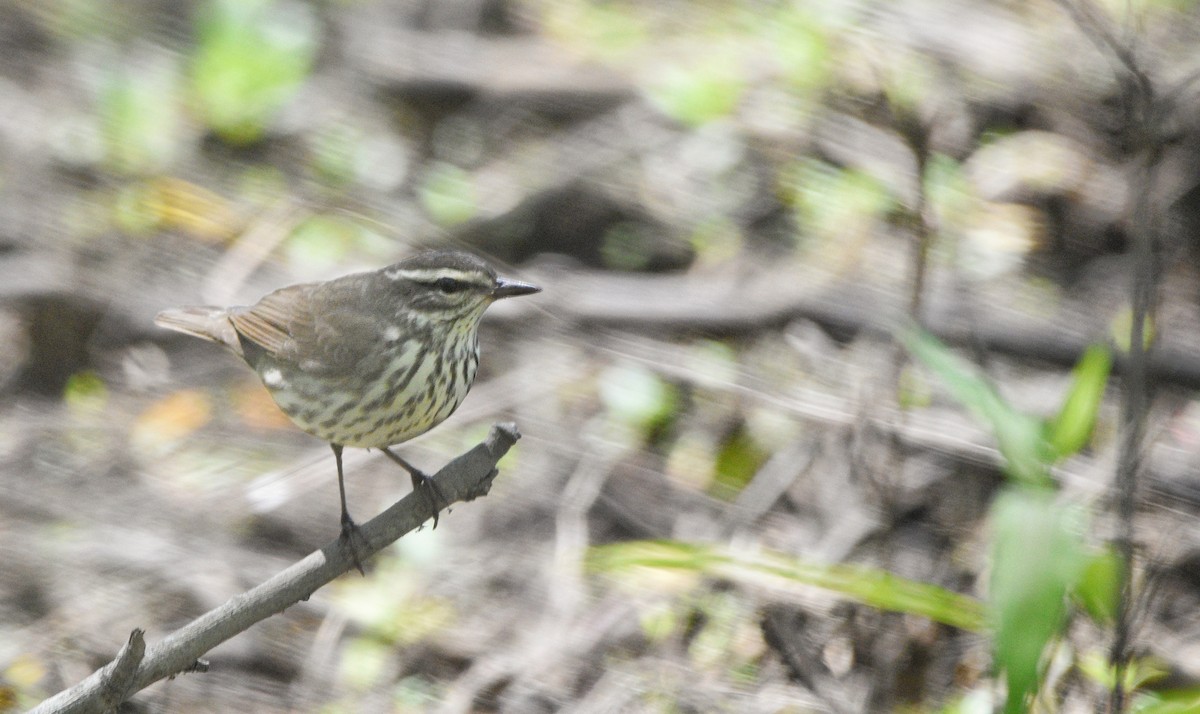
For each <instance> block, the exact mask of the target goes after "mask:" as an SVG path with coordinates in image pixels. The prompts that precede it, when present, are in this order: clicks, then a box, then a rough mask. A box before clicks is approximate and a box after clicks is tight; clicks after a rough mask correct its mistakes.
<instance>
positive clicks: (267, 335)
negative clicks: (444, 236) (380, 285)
mask: <svg viewBox="0 0 1200 714" xmlns="http://www.w3.org/2000/svg"><path fill="white" fill-rule="evenodd" d="M363 279H364V278H363V277H361V276H347V277H346V278H341V279H339V280H336V281H332V282H329V283H310V284H304V285H293V286H291V287H287V288H282V289H280V290H276V291H275V292H273V293H271V294H269V295H267V296H266V297H264V298H263V299H262V300H260V301H259V302H258V303H257V304H256V305H254V306H253V307H249V308H240V309H235V310H230V315H229V319H230V321H231V322H232V323H233V326H234V328H236V329H237V331H238V332H239V333H241V334H242V336H243V337H245V338H246V339H248V340H250V341H252V342H254V343H256V344H258V345H260V346H261V347H262V348H263V349H264V350H266V351H267V353H268V354H270V355H271V356H272V357H273V358H275V360H277V361H280V362H287V363H290V364H291V365H293V366H294V367H296V368H298V369H300V370H301V371H303V372H308V373H310V374H319V375H332V376H336V375H339V374H346V373H347V372H349V371H351V370H354V369H355V368H356V367H358V366H361V364H360V363H362V362H363V360H369V359H370V358H371V357H372V356H373V355H376V356H380V357H381V358H382V355H381V354H380V350H381V348H382V345H383V337H382V335H381V334H380V332H381V326H380V324H379V321H378V320H377V319H373V318H372V317H371V309H372V303H371V297H369V296H370V295H371V292H370V291H368V290H363V289H361V288H362V285H361V282H362V280H363ZM314 304H317V305H320V309H314V307H313V306H314Z"/></svg>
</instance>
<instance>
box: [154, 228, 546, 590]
mask: <svg viewBox="0 0 1200 714" xmlns="http://www.w3.org/2000/svg"><path fill="white" fill-rule="evenodd" d="M540 290H541V288H539V287H537V286H535V285H530V284H528V283H522V282H518V281H516V280H509V279H507V278H502V277H498V276H497V275H496V271H494V270H493V269H492V268H491V267H490V266H489V265H488V264H487V263H485V262H483V261H482V260H480V259H479V258H477V257H475V256H473V255H471V254H469V253H463V252H459V251H435V252H427V253H421V254H419V255H415V256H412V257H410V258H407V259H405V260H402V261H400V262H399V263H396V264H395V265H391V266H389V267H387V268H383V269H382V270H376V271H373V272H367V273H356V274H353V275H346V276H344V277H341V278H336V279H334V280H330V281H327V282H322V283H305V284H301V285H292V286H290V287H286V288H281V289H279V290H276V291H275V292H273V293H270V294H269V295H267V296H266V297H264V298H263V299H262V300H259V301H258V303H257V304H255V305H252V306H250V307H230V308H220V307H185V308H180V309H175V310H165V311H163V312H161V313H159V314H158V316H157V317H156V318H155V320H154V321H155V324H157V325H159V326H161V327H166V328H169V329H172V330H178V331H180V332H184V333H187V334H189V335H194V336H196V337H202V338H204V339H207V340H212V341H213V342H217V343H220V344H222V345H225V346H226V347H228V348H229V349H231V350H232V351H234V352H235V353H237V354H238V355H239V356H240V357H242V358H243V359H244V360H246V362H247V363H248V364H249V365H250V366H251V367H253V368H254V371H256V372H257V373H258V376H259V378H260V379H261V380H262V382H263V384H264V385H265V386H266V388H267V390H268V391H269V392H270V393H271V397H272V398H273V399H274V400H275V403H276V404H278V405H279V408H280V409H282V410H283V412H284V413H285V414H287V415H288V417H290V418H291V420H292V421H293V422H295V423H296V425H297V426H299V427H300V428H301V429H303V430H304V431H306V432H308V433H309V434H312V435H313V436H315V437H317V438H319V439H323V440H325V441H327V442H329V444H330V446H331V447H332V448H333V455H334V458H335V460H336V461H337V475H338V492H339V494H340V496H341V504H342V516H341V518H342V538H343V539H344V540H346V541H347V542H348V543H350V546H351V548H350V549H351V553H352V554H354V560H355V564H356V565H358V566H359V569H360V570H361V569H362V566H361V564H359V562H358V556H357V553H355V551H354V547H353V542H352V540H351V538H352V535H353V532H354V530H355V529H356V526H355V525H354V521H353V520H352V519H351V518H350V513H349V511H348V510H347V509H346V486H345V482H344V480H343V474H342V447H344V446H356V447H362V448H375V449H379V450H380V451H382V452H383V453H384V454H385V455H387V457H388V458H390V459H391V460H392V461H394V462H396V463H397V464H399V465H400V466H402V467H403V468H404V469H405V470H407V471H408V472H409V474H410V475H411V477H412V482H413V488H414V489H419V488H421V487H422V486H424V487H426V488H427V489H429V491H432V493H433V496H431V510H432V511H433V524H434V527H435V528H436V527H437V514H438V510H439V509H440V504H439V503H438V501H437V500H436V499H435V498H434V496H436V498H437V499H440V498H441V497H440V494H438V493H437V487H436V485H435V484H434V482H433V479H431V478H430V477H429V476H427V475H426V474H425V473H423V472H422V471H420V470H419V469H417V468H415V467H414V466H412V465H411V464H409V463H408V462H407V461H405V460H404V459H402V458H400V457H399V456H398V455H396V454H395V453H394V452H393V451H392V450H391V449H389V448H388V447H390V446H393V445H395V444H399V443H402V442H404V441H408V440H409V439H411V438H413V437H415V436H417V435H419V434H423V433H425V432H426V431H428V430H429V429H432V428H433V427H435V426H437V425H438V424H440V423H441V422H442V421H444V420H445V419H446V418H447V417H449V416H450V415H451V414H452V413H453V412H454V410H455V409H456V408H457V407H458V405H459V404H460V403H462V400H463V398H464V397H466V396H467V390H468V389H470V387H471V382H472V381H474V379H475V371H476V368H477V367H478V366H479V332H478V328H479V321H480V319H481V318H482V317H483V313H484V310H486V309H487V307H488V306H489V305H491V304H492V303H493V302H495V301H496V300H499V299H501V298H506V297H514V296H517V295H529V294H532V293H536V292H538V291H540ZM442 501H444V499H442Z"/></svg>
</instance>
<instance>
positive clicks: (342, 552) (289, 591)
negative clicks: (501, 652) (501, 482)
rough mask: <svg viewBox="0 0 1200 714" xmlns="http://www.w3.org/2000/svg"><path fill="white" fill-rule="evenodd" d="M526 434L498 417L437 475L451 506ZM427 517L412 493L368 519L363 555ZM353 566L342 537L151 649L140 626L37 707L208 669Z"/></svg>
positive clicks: (486, 484)
mask: <svg viewBox="0 0 1200 714" xmlns="http://www.w3.org/2000/svg"><path fill="white" fill-rule="evenodd" d="M520 438H521V435H520V433H518V431H517V427H516V425H515V424H497V425H495V426H493V427H492V431H491V433H489V434H488V438H487V439H486V440H485V441H484V442H483V443H480V444H477V445H475V446H474V447H473V448H472V449H471V450H470V451H468V452H466V453H465V454H462V455H461V456H459V457H457V458H455V459H454V460H453V461H451V462H450V463H449V464H446V466H445V467H444V468H442V470H441V471H439V472H438V473H437V474H436V475H435V477H434V478H436V479H437V483H438V488H439V489H440V491H441V494H442V495H443V496H444V497H445V504H444V505H447V506H448V505H450V504H453V503H457V502H459V501H470V500H473V499H476V498H479V497H481V496H484V495H487V493H488V491H489V490H490V489H491V485H492V480H493V479H495V477H496V474H497V471H496V463H497V462H498V461H499V460H500V459H501V457H503V456H504V454H505V453H507V452H508V450H509V449H510V448H512V446H513V444H515V443H516V442H517V440H518V439H520ZM428 518H429V502H428V500H426V499H425V498H424V496H423V495H422V494H420V493H416V492H414V493H410V494H409V495H407V496H405V497H404V498H403V499H401V500H400V501H397V502H396V503H394V504H392V506H391V507H390V508H388V509H387V510H386V511H384V512H383V513H381V514H379V515H378V516H376V517H375V518H373V519H371V520H370V521H368V522H367V523H364V524H362V526H361V527H360V529H359V532H360V533H361V535H362V539H361V540H360V541H359V544H358V552H359V555H360V557H363V558H364V559H365V558H367V557H370V556H372V555H374V554H375V553H377V552H379V551H380V550H381V549H383V548H385V547H387V546H388V545H390V544H391V543H393V542H395V541H396V540H397V539H398V538H400V537H401V536H403V535H404V534H405V533H408V532H409V531H412V530H416V529H417V528H418V527H420V525H421V524H422V523H424V522H425V520H427V519H428ZM353 567H354V560H353V558H352V557H351V555H350V553H349V551H348V550H347V549H346V547H345V546H344V545H343V544H342V542H341V541H340V540H335V541H333V542H332V543H330V544H328V545H326V546H325V547H324V548H322V549H321V550H319V551H316V552H314V553H311V554H310V555H309V556H308V557H306V558H304V559H303V560H301V561H300V562H298V563H295V564H294V565H292V566H291V567H289V568H287V569H286V570H283V571H281V572H280V573H278V574H276V575H275V576H274V577H272V578H271V579H269V580H267V581H266V582H264V583H262V584H261V585H258V586H257V587H255V588H253V589H251V590H249V591H247V592H244V593H241V594H238V595H234V596H233V597H232V598H230V599H229V600H228V601H227V602H226V603H225V604H224V605H221V606H220V607H218V608H216V609H214V610H210V611H209V612H207V613H205V614H203V615H201V616H200V617H198V618H196V619H195V620H193V621H192V622H190V623H188V624H187V625H185V626H184V627H182V628H181V629H179V630H176V631H175V632H173V633H171V634H169V635H167V636H166V637H165V638H163V640H162V641H161V642H159V643H158V644H156V645H153V646H151V647H148V648H147V647H146V646H145V642H144V641H143V640H142V633H141V631H140V630H134V632H133V634H131V635H130V638H129V642H128V643H127V644H126V645H125V646H124V647H123V648H122V649H121V652H120V653H119V654H118V655H117V657H116V659H115V660H114V661H113V662H111V663H109V664H108V665H105V666H104V667H102V668H101V669H99V670H97V671H95V672H93V673H92V674H91V676H89V677H88V678H86V679H84V680H83V681H81V682H80V683H78V684H76V685H75V686H74V687H71V688H70V689H68V690H65V691H63V692H60V693H58V694H56V695H55V696H53V697H51V698H49V699H47V700H46V701H44V702H42V703H41V704H39V705H38V706H37V707H35V708H34V709H33V710H32V711H31V713H30V714H51V713H53V714H66V713H68V712H69V713H71V714H76V713H83V712H89V713H90V712H104V711H108V710H110V709H112V708H114V707H116V706H117V705H118V704H120V703H121V702H122V701H124V700H126V699H128V698H129V697H130V696H131V695H133V694H134V693H136V692H138V691H140V690H142V689H145V688H146V687H147V686H149V685H151V684H153V683H154V682H157V681H158V680H160V679H164V678H166V677H171V676H174V675H176V674H180V673H182V672H187V671H196V670H197V669H199V670H201V671H202V670H203V669H205V668H206V665H205V664H204V663H203V662H202V660H200V657H202V656H203V655H204V653H206V652H208V651H209V650H211V649H212V648H214V647H216V646H217V645H219V644H221V643H222V642H224V641H225V640H228V639H229V638H231V637H233V636H234V635H236V634H238V633H240V632H242V631H244V630H247V629H249V628H250V627H251V626H252V625H254V624H255V623H257V622H260V621H262V620H265V619H266V618H268V617H270V616H271V615H274V614H275V613H278V612H282V611H283V610H285V609H286V608H288V607H290V606H292V605H294V604H296V603H298V602H300V601H301V600H306V599H307V598H308V597H309V596H310V595H312V594H313V592H315V591H316V590H317V589H318V588H320V587H321V586H323V585H325V584H326V583H328V582H330V581H332V580H333V579H334V578H336V577H338V576H339V575H342V574H343V573H345V572H346V571H348V570H349V569H351V568H353ZM143 650H144V655H143ZM198 665H199V666H198Z"/></svg>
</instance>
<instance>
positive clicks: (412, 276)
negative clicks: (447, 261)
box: [384, 268, 487, 285]
mask: <svg viewBox="0 0 1200 714" xmlns="http://www.w3.org/2000/svg"><path fill="white" fill-rule="evenodd" d="M384 275H386V276H387V277H389V278H391V279H392V280H396V279H397V278H404V279H405V280H411V281H413V282H415V283H432V282H433V281H435V280H437V279H438V278H453V279H455V280H459V281H461V282H464V283H471V284H473V285H486V284H487V283H485V282H484V281H483V280H480V277H481V276H480V274H479V273H474V272H467V271H463V270H455V269H454V268H413V269H409V270H403V269H394V270H389V271H387V272H386V273H384Z"/></svg>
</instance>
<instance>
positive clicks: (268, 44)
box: [191, 0, 320, 146]
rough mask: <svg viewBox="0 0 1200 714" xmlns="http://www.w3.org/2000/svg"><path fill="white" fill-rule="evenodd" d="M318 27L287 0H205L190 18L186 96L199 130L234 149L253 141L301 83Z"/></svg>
mask: <svg viewBox="0 0 1200 714" xmlns="http://www.w3.org/2000/svg"><path fill="white" fill-rule="evenodd" d="M319 42H320V37H319V25H318V23H317V22H316V19H315V17H314V16H313V14H312V10H311V9H310V8H309V6H307V5H304V4H301V3H296V2H289V1H286V0H208V2H206V3H205V4H204V5H203V6H202V7H201V8H200V10H199V12H198V13H197V16H196V48H195V54H194V56H193V57H192V61H191V81H192V97H193V100H194V103H195V107H196V110H197V112H198V114H199V116H200V118H201V120H202V121H203V122H204V124H205V125H206V126H208V127H209V128H210V129H211V130H212V131H213V132H214V133H215V134H216V135H217V136H219V137H220V138H221V139H222V140H224V141H226V142H228V143H230V144H233V145H238V146H241V145H246V144H251V143H254V142H256V141H259V140H261V139H262V138H263V136H264V135H265V134H266V131H267V127H268V125H269V123H270V121H271V120H272V119H273V118H274V116H275V114H276V112H278V111H279V110H280V109H281V108H282V107H283V105H284V104H285V103H286V102H287V101H288V100H290V99H291V98H292V97H293V96H294V95H295V94H296V92H297V91H298V90H299V89H300V86H301V85H302V84H303V83H304V81H305V80H306V79H307V78H308V74H309V71H310V70H311V69H312V62H313V58H314V57H315V55H316V50H317V46H318V43H319Z"/></svg>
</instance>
